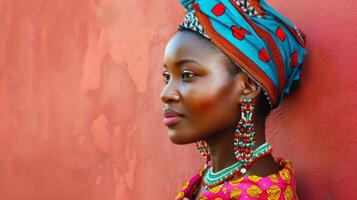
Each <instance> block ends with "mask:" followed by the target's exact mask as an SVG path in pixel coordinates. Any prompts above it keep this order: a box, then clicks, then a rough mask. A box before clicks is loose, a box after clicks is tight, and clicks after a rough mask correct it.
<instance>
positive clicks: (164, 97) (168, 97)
mask: <svg viewBox="0 0 357 200" xmlns="http://www.w3.org/2000/svg"><path fill="white" fill-rule="evenodd" d="M174 85H175V84H173V81H169V83H168V84H166V85H165V87H164V89H163V90H162V92H161V94H160V98H161V101H162V102H164V103H168V102H170V101H173V102H177V101H179V99H180V94H179V92H178V91H177V90H176V87H175V86H174Z"/></svg>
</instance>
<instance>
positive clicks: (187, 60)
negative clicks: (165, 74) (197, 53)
mask: <svg viewBox="0 0 357 200" xmlns="http://www.w3.org/2000/svg"><path fill="white" fill-rule="evenodd" d="M186 63H195V64H198V65H200V64H199V63H198V62H197V61H195V60H192V59H183V60H179V61H177V62H176V63H175V64H174V66H175V67H179V66H181V65H183V64H186ZM163 67H164V68H165V69H167V65H166V64H163Z"/></svg>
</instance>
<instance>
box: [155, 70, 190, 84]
mask: <svg viewBox="0 0 357 200" xmlns="http://www.w3.org/2000/svg"><path fill="white" fill-rule="evenodd" d="M184 74H191V75H193V76H191V77H189V78H192V77H194V76H196V74H195V73H193V72H187V71H183V72H182V73H181V77H183V76H182V75H184ZM162 75H163V76H164V82H165V84H167V82H168V78H166V75H167V76H170V75H168V74H166V72H164V73H163V74H162ZM189 78H188V79H189Z"/></svg>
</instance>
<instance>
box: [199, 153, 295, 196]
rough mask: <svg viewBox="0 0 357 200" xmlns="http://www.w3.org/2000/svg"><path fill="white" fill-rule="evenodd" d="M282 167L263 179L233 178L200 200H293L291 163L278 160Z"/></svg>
mask: <svg viewBox="0 0 357 200" xmlns="http://www.w3.org/2000/svg"><path fill="white" fill-rule="evenodd" d="M278 161H279V165H280V166H281V167H282V168H281V170H279V172H278V173H276V174H271V175H268V176H265V177H260V176H256V175H249V176H243V177H236V178H233V179H231V180H229V181H227V182H225V183H223V184H221V185H218V186H216V187H214V188H211V189H210V190H207V191H204V192H203V194H202V199H205V198H206V199H215V198H221V199H222V200H224V199H274V200H280V199H284V200H295V199H297V195H296V191H295V178H294V172H293V169H292V165H291V162H290V161H288V160H278Z"/></svg>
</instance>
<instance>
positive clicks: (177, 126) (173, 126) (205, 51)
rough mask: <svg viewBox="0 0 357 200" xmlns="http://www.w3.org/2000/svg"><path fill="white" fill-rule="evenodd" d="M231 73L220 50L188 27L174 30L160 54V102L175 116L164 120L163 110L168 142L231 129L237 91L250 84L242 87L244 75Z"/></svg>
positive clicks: (232, 68)
mask: <svg viewBox="0 0 357 200" xmlns="http://www.w3.org/2000/svg"><path fill="white" fill-rule="evenodd" d="M237 72H238V69H237V66H235V65H234V64H233V63H232V62H231V61H230V60H229V59H228V57H227V56H226V55H225V54H223V53H222V52H221V51H220V50H219V49H217V47H216V46H214V44H212V43H211V42H210V41H208V40H206V39H204V38H201V36H199V35H197V34H196V33H194V32H190V31H179V32H177V33H176V34H175V35H174V36H173V37H172V38H171V39H170V41H169V42H168V44H167V46H166V48H165V53H164V72H163V77H164V81H165V87H164V88H163V90H162V92H161V95H160V97H161V100H162V101H163V103H164V107H167V108H168V109H169V110H173V111H175V112H177V113H179V114H180V115H181V116H179V117H177V118H176V119H174V118H171V119H170V118H169V117H170V115H169V114H170V113H166V114H167V115H166V116H167V118H165V120H166V122H168V123H167V124H166V125H167V126H168V131H169V132H168V134H169V138H170V140H171V141H172V142H173V143H176V144H187V143H192V142H195V141H198V140H202V139H204V138H207V137H210V136H212V135H214V134H215V133H217V132H221V131H222V130H224V129H227V128H230V129H233V130H234V127H235V125H236V123H237V119H239V118H240V110H239V105H240V102H241V101H242V96H243V95H245V94H246V93H247V92H249V91H247V90H249V89H250V88H249V87H254V85H255V84H253V83H252V84H251V85H252V86H249V87H247V85H246V83H247V82H249V81H247V79H248V77H247V76H246V75H245V74H244V73H237ZM255 87H257V86H256V85H255ZM253 90H254V88H253ZM255 90H256V92H255V93H256V94H257V93H259V91H258V90H257V88H255ZM255 93H254V94H251V95H256V94H255ZM171 114H172V113H171ZM172 119H173V121H174V122H173V123H170V121H171V122H172ZM175 122H176V123H175Z"/></svg>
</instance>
